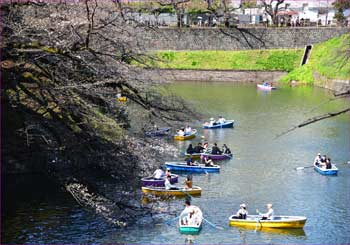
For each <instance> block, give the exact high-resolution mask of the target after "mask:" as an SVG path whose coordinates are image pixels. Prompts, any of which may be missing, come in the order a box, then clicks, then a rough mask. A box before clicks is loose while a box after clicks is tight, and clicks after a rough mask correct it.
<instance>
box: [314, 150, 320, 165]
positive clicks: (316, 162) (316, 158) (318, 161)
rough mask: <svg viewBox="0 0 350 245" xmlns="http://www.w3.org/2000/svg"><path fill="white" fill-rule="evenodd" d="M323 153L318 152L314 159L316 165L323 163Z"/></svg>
mask: <svg viewBox="0 0 350 245" xmlns="http://www.w3.org/2000/svg"><path fill="white" fill-rule="evenodd" d="M321 159H322V158H321V153H318V154H317V156H316V157H315V160H314V165H316V166H319V165H320V163H321Z"/></svg>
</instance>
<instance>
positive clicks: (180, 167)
mask: <svg viewBox="0 0 350 245" xmlns="http://www.w3.org/2000/svg"><path fill="white" fill-rule="evenodd" d="M165 166H166V167H167V168H169V169H170V170H174V171H185V172H194V173H215V172H219V171H220V166H218V165H214V167H206V166H205V165H204V164H199V165H196V166H190V165H187V163H185V162H166V163H165Z"/></svg>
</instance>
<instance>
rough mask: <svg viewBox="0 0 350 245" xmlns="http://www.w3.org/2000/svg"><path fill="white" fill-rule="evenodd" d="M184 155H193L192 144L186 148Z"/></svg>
mask: <svg viewBox="0 0 350 245" xmlns="http://www.w3.org/2000/svg"><path fill="white" fill-rule="evenodd" d="M186 153H187V154H193V153H194V149H193V146H192V144H190V145H189V146H188V147H187V149H186Z"/></svg>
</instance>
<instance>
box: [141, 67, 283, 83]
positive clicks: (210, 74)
mask: <svg viewBox="0 0 350 245" xmlns="http://www.w3.org/2000/svg"><path fill="white" fill-rule="evenodd" d="M146 72H147V73H148V75H150V76H151V77H152V78H153V79H154V80H157V81H161V82H173V81H206V82H253V83H258V82H262V81H269V82H276V81H277V80H278V79H279V78H281V77H282V76H284V75H286V74H287V72H283V71H233V70H229V71H216V70H171V69H159V70H157V69H154V70H146Z"/></svg>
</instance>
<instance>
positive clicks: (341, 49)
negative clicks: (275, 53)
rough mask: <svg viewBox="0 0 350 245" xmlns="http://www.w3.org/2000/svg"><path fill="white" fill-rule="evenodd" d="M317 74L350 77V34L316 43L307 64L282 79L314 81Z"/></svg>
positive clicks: (345, 78)
mask: <svg viewBox="0 0 350 245" xmlns="http://www.w3.org/2000/svg"><path fill="white" fill-rule="evenodd" d="M317 75H321V76H322V77H325V78H326V79H342V80H348V79H350V35H349V34H346V35H343V36H341V37H338V38H332V39H330V40H328V41H326V42H323V43H320V44H317V45H314V47H313V49H312V51H311V55H310V58H309V60H308V62H307V64H306V65H304V66H302V67H299V68H297V69H295V70H293V71H291V72H290V73H289V74H288V75H287V76H285V77H283V78H282V79H281V81H283V82H289V81H292V80H295V81H301V82H304V83H314V82H320V81H317V77H318V76H317Z"/></svg>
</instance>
